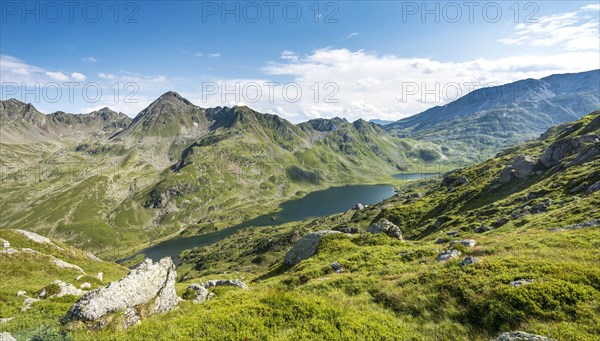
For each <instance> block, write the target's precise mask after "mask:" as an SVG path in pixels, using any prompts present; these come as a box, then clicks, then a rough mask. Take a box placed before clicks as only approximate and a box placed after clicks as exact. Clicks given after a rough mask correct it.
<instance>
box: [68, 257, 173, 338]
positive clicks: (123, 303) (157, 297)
mask: <svg viewBox="0 0 600 341" xmlns="http://www.w3.org/2000/svg"><path fill="white" fill-rule="evenodd" d="M176 275H177V273H176V271H175V265H174V264H173V261H172V260H171V258H163V259H161V260H160V261H159V262H157V263H152V260H150V259H145V260H144V261H143V262H142V263H141V264H140V265H139V266H138V267H137V268H135V269H133V270H131V271H130V272H129V274H127V276H125V277H124V278H122V279H120V280H118V281H116V282H113V283H110V284H109V285H108V286H106V287H103V288H98V289H96V290H92V291H90V292H88V293H86V294H85V295H84V296H83V297H81V298H80V299H79V300H78V301H77V302H76V303H75V304H74V305H73V306H71V308H70V309H69V311H68V312H67V314H66V315H65V317H64V318H63V322H69V321H73V320H79V321H84V322H97V323H96V325H97V326H99V328H102V327H104V326H105V325H106V323H105V321H104V320H103V319H104V317H105V316H107V315H108V314H111V313H114V312H118V311H124V312H126V314H124V316H123V321H122V322H123V326H124V327H129V326H131V325H132V324H135V323H136V322H137V321H139V316H138V318H136V317H135V316H132V315H137V312H136V311H137V310H136V308H138V307H140V306H145V305H148V304H150V305H151V306H150V307H146V309H145V310H146V311H147V312H148V314H157V313H164V312H167V311H169V310H172V309H174V308H175V307H176V306H177V303H178V302H179V297H177V293H176V292H175V277H176ZM125 315H127V316H125ZM132 321H133V322H132Z"/></svg>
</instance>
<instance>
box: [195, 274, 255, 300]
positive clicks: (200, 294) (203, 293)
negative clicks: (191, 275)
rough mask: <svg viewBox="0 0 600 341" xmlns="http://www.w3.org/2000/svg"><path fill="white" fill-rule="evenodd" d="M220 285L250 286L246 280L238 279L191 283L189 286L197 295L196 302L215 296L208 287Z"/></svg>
mask: <svg viewBox="0 0 600 341" xmlns="http://www.w3.org/2000/svg"><path fill="white" fill-rule="evenodd" d="M218 286H232V287H238V288H241V289H244V290H248V286H247V285H246V284H244V282H242V281H240V280H237V279H226V280H211V281H208V282H204V283H202V284H195V283H194V284H190V285H189V286H188V287H187V288H188V290H192V291H193V292H194V293H195V295H196V297H195V298H194V303H202V302H204V301H206V300H208V299H210V298H212V296H213V295H212V294H211V293H209V291H208V289H210V288H213V287H218Z"/></svg>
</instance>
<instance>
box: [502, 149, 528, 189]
mask: <svg viewBox="0 0 600 341" xmlns="http://www.w3.org/2000/svg"><path fill="white" fill-rule="evenodd" d="M536 163H537V160H535V159H534V158H532V157H531V156H525V155H518V156H516V157H515V158H514V159H513V161H512V163H511V164H510V165H509V166H506V167H505V168H504V169H503V170H501V171H500V174H498V180H499V181H500V183H503V184H505V183H508V182H510V181H511V180H512V179H514V178H516V179H525V178H527V177H528V176H530V175H532V174H533V169H534V167H535V164H536Z"/></svg>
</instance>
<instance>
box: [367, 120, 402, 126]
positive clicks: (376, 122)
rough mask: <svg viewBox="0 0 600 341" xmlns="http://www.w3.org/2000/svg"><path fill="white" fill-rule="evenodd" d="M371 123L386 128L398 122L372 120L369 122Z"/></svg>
mask: <svg viewBox="0 0 600 341" xmlns="http://www.w3.org/2000/svg"><path fill="white" fill-rule="evenodd" d="M369 122H371V123H375V124H379V125H380V126H386V125H388V124H392V123H394V122H396V121H389V120H378V119H372V120H369Z"/></svg>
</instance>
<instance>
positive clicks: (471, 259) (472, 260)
mask: <svg viewBox="0 0 600 341" xmlns="http://www.w3.org/2000/svg"><path fill="white" fill-rule="evenodd" d="M477 262H479V259H477V258H475V257H473V256H468V257H466V258H465V259H463V260H462V261H461V262H460V266H467V265H471V264H475V263H477Z"/></svg>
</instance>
